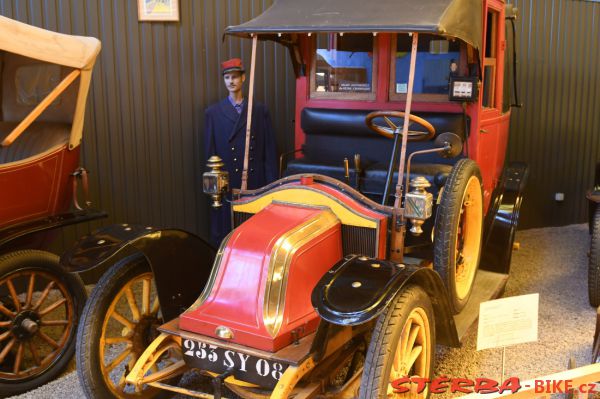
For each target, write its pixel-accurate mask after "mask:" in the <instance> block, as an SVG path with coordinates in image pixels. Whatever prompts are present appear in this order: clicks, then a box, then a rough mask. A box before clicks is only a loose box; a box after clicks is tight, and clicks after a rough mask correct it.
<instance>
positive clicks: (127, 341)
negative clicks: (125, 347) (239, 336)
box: [104, 337, 131, 345]
mask: <svg viewBox="0 0 600 399" xmlns="http://www.w3.org/2000/svg"><path fill="white" fill-rule="evenodd" d="M104 344H106V345H117V344H130V345H131V340H130V339H129V338H126V337H111V338H105V339H104Z"/></svg>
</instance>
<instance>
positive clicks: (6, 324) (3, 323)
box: [0, 320, 12, 328]
mask: <svg viewBox="0 0 600 399" xmlns="http://www.w3.org/2000/svg"><path fill="white" fill-rule="evenodd" d="M11 324H12V321H10V320H8V321H0V328H3V327H10V325H11Z"/></svg>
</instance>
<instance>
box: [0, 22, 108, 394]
mask: <svg viewBox="0 0 600 399" xmlns="http://www.w3.org/2000/svg"><path fill="white" fill-rule="evenodd" d="M99 51H100V42H99V41H98V40H96V39H94V38H89V37H78V36H68V35H63V34H59V33H55V32H50V31H46V30H43V29H39V28H36V27H33V26H29V25H26V24H23V23H20V22H17V21H13V20H10V19H8V18H5V17H2V16H0V396H4V395H12V394H16V393H19V392H23V391H26V390H30V389H33V388H35V387H37V386H38V385H41V384H43V383H45V382H48V381H49V380H51V379H52V378H54V377H55V376H56V375H58V373H59V372H60V371H61V370H62V369H64V367H65V366H66V365H67V363H68V362H69V360H70V359H71V356H72V354H73V352H74V350H75V333H76V331H77V320H78V318H79V315H80V313H81V311H82V309H83V306H84V304H85V300H86V293H85V289H84V286H83V284H82V282H81V280H80V279H79V277H78V276H76V275H71V274H69V273H67V272H66V271H64V269H62V268H61V267H60V266H59V262H58V259H59V258H58V256H57V255H55V254H53V253H51V252H48V250H47V248H48V247H49V244H50V243H51V241H52V238H53V237H55V236H56V233H57V229H58V228H60V227H62V226H66V225H70V224H74V223H81V222H85V221H89V220H93V219H96V218H99V217H102V216H104V213H103V212H98V211H93V210H91V209H89V207H88V204H87V203H86V204H82V206H80V205H79V204H78V203H77V194H76V193H77V192H78V191H82V190H83V191H85V189H86V186H87V178H86V172H85V170H84V169H82V168H80V167H79V150H80V143H81V137H82V132H83V117H84V110H85V103H86V98H87V94H88V89H89V84H90V77H91V74H92V68H93V66H94V62H95V60H96V56H97V55H98V52H99ZM78 182H80V183H81V184H79V185H80V187H81V188H80V189H78Z"/></svg>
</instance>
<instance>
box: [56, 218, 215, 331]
mask: <svg viewBox="0 0 600 399" xmlns="http://www.w3.org/2000/svg"><path fill="white" fill-rule="evenodd" d="M135 251H138V252H141V253H142V254H143V255H144V256H145V258H146V260H147V261H148V263H149V265H150V267H151V269H152V272H153V273H154V277H155V282H156V289H157V291H158V297H159V300H160V304H161V310H162V314H163V318H164V320H171V319H172V318H175V317H177V316H179V314H180V313H181V312H182V311H183V310H185V309H186V308H187V307H188V306H189V305H191V304H192V303H193V302H194V301H195V300H196V298H197V297H198V296H199V295H200V294H201V293H202V290H203V289H204V286H205V285H206V282H207V281H208V277H209V275H210V272H211V269H212V265H213V261H214V259H215V256H216V250H215V248H213V247H212V246H211V245H210V244H209V243H208V242H207V241H205V240H203V239H202V238H200V237H198V236H196V235H194V234H192V233H189V232H186V231H183V230H176V229H165V230H160V229H155V228H152V227H146V226H136V225H128V224H117V225H112V226H107V227H104V228H102V229H100V230H97V231H95V232H94V233H92V234H90V235H87V236H84V237H82V238H81V239H80V240H79V241H78V242H77V243H76V244H75V245H74V246H73V247H72V248H71V249H70V250H68V251H67V252H65V253H64V254H63V255H62V256H61V259H60V263H61V265H62V266H63V267H64V268H65V269H66V270H68V271H70V272H85V271H88V270H91V269H96V268H102V269H103V270H106V268H108V267H110V266H111V265H112V264H114V263H115V262H117V261H119V260H120V259H122V258H123V256H124V255H128V254H131V252H135Z"/></svg>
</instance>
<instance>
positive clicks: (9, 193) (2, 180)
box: [0, 145, 80, 228]
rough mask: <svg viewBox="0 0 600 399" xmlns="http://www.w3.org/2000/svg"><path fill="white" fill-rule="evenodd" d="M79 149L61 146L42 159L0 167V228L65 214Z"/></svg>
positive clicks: (70, 194) (77, 162)
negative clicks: (0, 193) (0, 191)
mask: <svg viewBox="0 0 600 399" xmlns="http://www.w3.org/2000/svg"><path fill="white" fill-rule="evenodd" d="M79 148H80V147H76V148H75V149H73V150H70V151H69V150H68V149H67V146H66V145H65V146H64V147H61V148H59V149H57V150H55V151H53V152H51V153H49V154H46V155H44V156H42V157H34V158H31V159H29V160H25V161H23V162H15V163H11V164H6V165H0V187H2V195H0V228H2V227H5V226H8V225H11V224H15V223H20V222H24V221H27V220H29V219H35V218H40V217H44V216H50V215H54V214H57V213H60V212H64V211H66V210H68V208H69V206H70V202H71V198H72V190H71V187H70V181H71V176H70V174H71V173H72V172H73V171H75V169H76V168H77V166H78V164H79Z"/></svg>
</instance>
